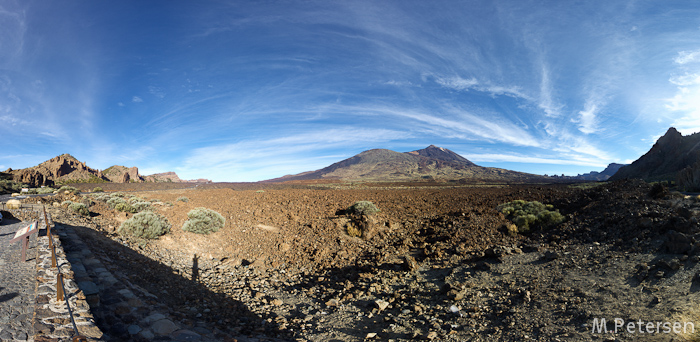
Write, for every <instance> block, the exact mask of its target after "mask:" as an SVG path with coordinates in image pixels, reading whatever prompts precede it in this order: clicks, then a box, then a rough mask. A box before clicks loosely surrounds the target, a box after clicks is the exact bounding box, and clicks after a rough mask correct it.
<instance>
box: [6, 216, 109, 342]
mask: <svg viewBox="0 0 700 342" xmlns="http://www.w3.org/2000/svg"><path fill="white" fill-rule="evenodd" d="M27 207H29V208H31V209H30V210H27ZM5 211H7V212H9V213H11V214H12V215H13V216H15V217H16V218H18V219H22V220H23V221H26V219H27V218H31V219H34V220H38V221H39V229H44V231H46V228H47V225H46V222H44V218H43V206H31V205H26V204H23V207H22V209H17V210H7V209H5ZM47 217H48V219H49V224H51V225H53V222H52V221H51V217H50V216H49V214H48V213H47ZM56 233H58V235H65V233H63V232H60V231H58V232H56V231H55V230H52V236H53V245H54V247H55V251H56V264H57V265H58V267H59V268H60V271H61V273H62V274H63V279H64V281H63V283H64V285H65V289H66V292H65V296H66V299H67V300H68V302H69V303H70V308H71V311H72V312H73V318H74V320H75V324H76V326H77V328H78V332H79V333H80V335H82V336H84V337H87V339H88V341H91V342H92V341H102V336H103V333H102V331H101V330H100V328H99V327H98V326H97V325H96V324H95V319H94V317H93V315H92V313H91V311H90V305H89V304H88V301H87V300H88V298H86V296H85V294H84V293H83V291H81V290H80V288H79V287H78V284H77V283H76V281H75V273H74V272H73V270H72V265H71V263H70V262H69V261H68V260H67V258H66V253H65V251H64V250H63V246H62V244H61V240H60V238H57V236H56V235H57V234H56ZM36 241H37V243H36V245H37V247H36V270H37V274H36V287H35V294H36V303H35V306H34V317H33V323H32V326H33V328H34V336H33V338H34V341H36V342H64V341H65V342H70V341H73V339H72V338H73V335H74V331H73V324H72V322H71V320H70V315H69V313H68V308H67V306H66V303H65V301H61V302H57V301H56V288H57V287H56V286H57V284H56V283H57V272H58V270H57V269H56V268H54V267H51V249H50V248H49V238H48V237H47V236H46V235H45V233H44V236H38V237H37V240H36Z"/></svg>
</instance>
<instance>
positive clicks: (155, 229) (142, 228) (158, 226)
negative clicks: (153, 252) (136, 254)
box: [118, 211, 170, 239]
mask: <svg viewBox="0 0 700 342" xmlns="http://www.w3.org/2000/svg"><path fill="white" fill-rule="evenodd" d="M118 232H119V234H121V235H127V236H133V237H136V238H141V239H157V238H158V237H159V236H161V235H165V234H167V233H169V232H170V223H168V220H166V219H165V218H164V217H163V216H160V215H158V214H156V213H153V212H151V211H144V212H142V213H138V214H136V215H134V216H133V217H132V218H130V219H128V220H126V221H124V223H122V224H121V226H119V229H118Z"/></svg>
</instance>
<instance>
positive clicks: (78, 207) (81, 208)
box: [68, 202, 90, 216]
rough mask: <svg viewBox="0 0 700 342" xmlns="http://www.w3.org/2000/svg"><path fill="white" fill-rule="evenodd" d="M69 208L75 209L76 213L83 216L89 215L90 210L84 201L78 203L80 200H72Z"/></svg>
mask: <svg viewBox="0 0 700 342" xmlns="http://www.w3.org/2000/svg"><path fill="white" fill-rule="evenodd" d="M68 208H69V209H70V210H73V211H75V212H76V213H78V214H80V215H83V216H89V215H90V211H89V210H88V208H87V207H86V206H85V204H83V203H78V202H72V203H71V204H69V205H68Z"/></svg>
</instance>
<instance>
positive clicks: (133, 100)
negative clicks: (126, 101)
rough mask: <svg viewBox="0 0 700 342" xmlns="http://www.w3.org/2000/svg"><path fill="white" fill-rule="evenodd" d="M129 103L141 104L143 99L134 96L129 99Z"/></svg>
mask: <svg viewBox="0 0 700 342" xmlns="http://www.w3.org/2000/svg"><path fill="white" fill-rule="evenodd" d="M131 102H135V103H141V102H143V99H142V98H140V97H138V96H134V97H132V98H131Z"/></svg>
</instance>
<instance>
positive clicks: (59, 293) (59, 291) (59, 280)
mask: <svg viewBox="0 0 700 342" xmlns="http://www.w3.org/2000/svg"><path fill="white" fill-rule="evenodd" d="M64 297H65V296H64V293H63V274H61V273H59V274H57V275H56V301H59V302H62V301H64V300H65V298H64Z"/></svg>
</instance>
